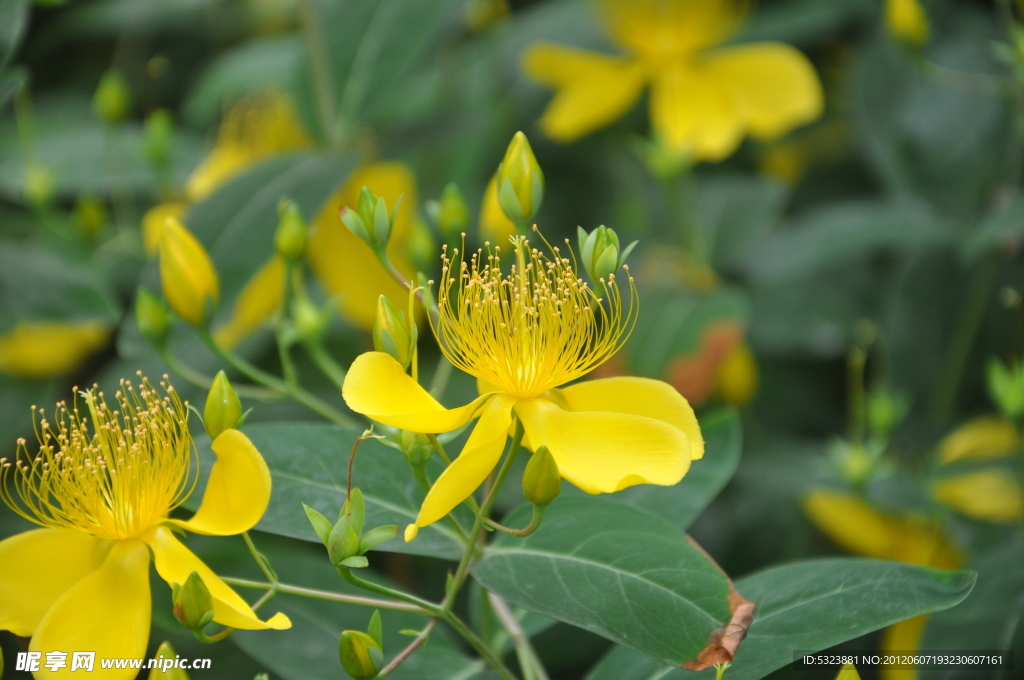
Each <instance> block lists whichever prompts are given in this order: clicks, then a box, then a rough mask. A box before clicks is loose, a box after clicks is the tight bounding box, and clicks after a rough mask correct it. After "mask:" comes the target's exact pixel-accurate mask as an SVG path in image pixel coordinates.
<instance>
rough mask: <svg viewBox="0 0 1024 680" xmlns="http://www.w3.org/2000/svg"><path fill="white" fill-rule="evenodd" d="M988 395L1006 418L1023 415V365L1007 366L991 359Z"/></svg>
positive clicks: (1012, 418) (993, 358) (995, 359)
mask: <svg viewBox="0 0 1024 680" xmlns="http://www.w3.org/2000/svg"><path fill="white" fill-rule="evenodd" d="M988 393H989V396H991V397H992V401H994V402H995V404H996V406H998V407H999V410H1000V411H1001V412H1002V414H1003V415H1004V416H1006V417H1007V418H1009V419H1011V420H1014V419H1016V418H1018V417H1020V416H1021V415H1024V365H1022V364H1016V365H1014V366H1007V365H1006V364H1004V363H1003V362H1002V361H1000V360H999V359H997V358H996V357H992V359H991V360H990V361H989V362H988Z"/></svg>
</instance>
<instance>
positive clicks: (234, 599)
mask: <svg viewBox="0 0 1024 680" xmlns="http://www.w3.org/2000/svg"><path fill="white" fill-rule="evenodd" d="M142 540H143V541H145V542H146V543H147V544H148V545H149V547H150V548H152V549H153V561H154V563H155V564H156V571H157V573H158V574H160V578H162V579H163V580H165V581H167V583H168V584H170V583H179V584H180V583H184V582H185V580H186V579H187V578H188V576H189V574H191V573H192V572H193V571H195V572H198V573H199V577H200V578H202V579H203V583H205V584H206V587H207V589H208V590H209V591H210V595H211V596H212V597H213V612H214V616H213V620H214V621H216V622H217V623H219V624H221V625H224V626H230V627H232V628H241V629H243V630H262V629H264V628H273V629H275V630H284V629H286V628H291V626H292V622H291V621H289V620H288V617H287V616H285V615H284V614H281V613H278V614H274V616H272V617H271V618H270V619H268V620H267V621H266V622H263V621H260V620H259V618H258V617H257V616H256V613H255V612H254V611H253V610H252V608H251V607H249V605H248V604H247V603H246V602H245V600H243V599H242V598H241V597H240V596H239V595H238V593H236V592H235V591H233V590H232V589H231V588H230V587H229V586H228V584H226V583H224V581H222V580H220V577H219V576H217V575H216V574H215V573H213V571H212V570H211V569H210V568H209V567H208V566H206V565H205V564H204V563H203V561H202V560H200V559H199V558H198V557H196V556H195V555H193V554H192V551H191V550H189V549H188V548H186V547H185V546H184V545H182V544H181V542H179V541H178V539H177V538H175V537H174V534H172V533H171V530H170V529H168V528H167V527H164V526H158V527H154V528H152V529H150V530H149V531H147V532H146V533H145V534H144V535H143V536H142Z"/></svg>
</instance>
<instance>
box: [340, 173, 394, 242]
mask: <svg viewBox="0 0 1024 680" xmlns="http://www.w3.org/2000/svg"><path fill="white" fill-rule="evenodd" d="M401 204H402V197H399V198H398V200H397V201H395V207H394V208H393V209H392V211H391V212H390V213H389V212H388V205H387V201H385V200H384V197H383V196H377V195H375V194H374V193H373V192H372V191H370V190H369V189H368V188H367V187H363V190H362V191H361V192H360V193H359V207H358V208H356V209H355V210H353V209H352V208H350V207H347V206H346V207H344V208H342V209H341V221H342V222H344V224H345V226H346V227H348V230H349V231H351V232H352V233H353V234H355V235H356V236H358V237H359V238H361V239H363V240H364V241H366V243H367V244H368V245H369V246H370V247H371V248H373V250H374V251H378V252H380V251H383V250H384V248H386V247H387V245H388V239H389V238H391V231H392V228H393V227H394V224H395V217H396V216H397V215H398V208H399V206H400V205H401Z"/></svg>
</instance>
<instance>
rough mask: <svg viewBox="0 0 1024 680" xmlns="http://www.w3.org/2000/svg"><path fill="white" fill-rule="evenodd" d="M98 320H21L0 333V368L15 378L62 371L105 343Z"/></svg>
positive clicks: (104, 326) (105, 331) (106, 333)
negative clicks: (75, 321)
mask: <svg viewBox="0 0 1024 680" xmlns="http://www.w3.org/2000/svg"><path fill="white" fill-rule="evenodd" d="M109 338H110V327H109V326H108V325H107V324H106V323H103V322H101V321H84V322H77V323H71V322H64V321H23V322H21V323H19V324H18V325H16V326H15V327H14V328H13V329H11V330H9V331H8V332H7V333H4V334H3V335H0V372H3V373H6V374H8V375H13V376H15V377H18V378H49V377H52V376H55V375H65V374H67V373H70V372H72V371H74V370H75V369H76V368H78V367H79V366H81V365H82V362H84V361H85V360H86V359H87V358H88V357H89V355H91V354H92V353H93V352H95V351H96V350H98V349H100V348H101V347H103V346H104V345H106V344H107V340H108V339H109Z"/></svg>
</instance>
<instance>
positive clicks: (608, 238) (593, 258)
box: [576, 224, 638, 284]
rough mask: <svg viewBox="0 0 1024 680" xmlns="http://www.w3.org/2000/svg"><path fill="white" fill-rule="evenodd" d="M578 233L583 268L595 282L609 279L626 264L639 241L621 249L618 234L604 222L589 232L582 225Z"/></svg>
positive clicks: (578, 228) (577, 230)
mask: <svg viewBox="0 0 1024 680" xmlns="http://www.w3.org/2000/svg"><path fill="white" fill-rule="evenodd" d="M576 235H577V241H578V243H579V249H580V259H581V261H582V262H583V268H584V269H585V270H586V272H587V275H588V276H589V277H590V280H591V281H593V282H594V283H595V284H596V283H598V282H600V281H608V280H609V277H610V276H611V275H612V274H614V273H616V272H617V271H618V270H619V267H621V266H622V265H623V264H625V262H626V258H627V257H629V254H630V253H631V252H633V248H635V247H636V244H637V243H638V241H633V242H632V243H630V244H629V245H628V246H626V249H625V250H620V247H619V236H618V234H616V233H615V231H614V230H612V229H609V228H608V227H606V226H604V225H603V224H602V225H601V226H600V227H598V228H597V229H595V230H594V231H592V232H590V233H589V234H588V233H587V232H586V231H585V230H584V229H583V228H582V227H577V229H576Z"/></svg>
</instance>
